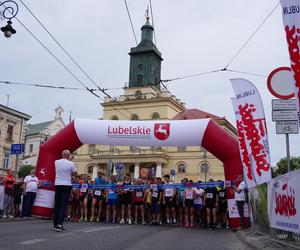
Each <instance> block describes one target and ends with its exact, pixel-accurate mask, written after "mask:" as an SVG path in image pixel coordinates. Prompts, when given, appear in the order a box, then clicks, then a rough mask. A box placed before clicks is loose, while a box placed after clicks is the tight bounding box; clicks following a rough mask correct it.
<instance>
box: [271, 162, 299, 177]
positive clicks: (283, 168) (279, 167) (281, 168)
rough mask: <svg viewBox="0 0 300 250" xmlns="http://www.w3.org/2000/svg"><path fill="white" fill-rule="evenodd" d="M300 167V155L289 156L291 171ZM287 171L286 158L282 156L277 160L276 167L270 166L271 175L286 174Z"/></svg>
mask: <svg viewBox="0 0 300 250" xmlns="http://www.w3.org/2000/svg"><path fill="white" fill-rule="evenodd" d="M295 169H300V157H291V171H293V170H295ZM287 171H288V163H287V158H286V157H285V158H282V159H280V160H279V162H277V164H276V167H274V168H272V177H273V178H274V177H276V176H278V175H282V174H286V173H287Z"/></svg>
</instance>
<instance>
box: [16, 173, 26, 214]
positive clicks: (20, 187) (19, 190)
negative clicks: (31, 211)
mask: <svg viewBox="0 0 300 250" xmlns="http://www.w3.org/2000/svg"><path fill="white" fill-rule="evenodd" d="M23 193H24V178H23V177H21V178H20V179H19V181H18V182H17V183H16V184H15V185H14V216H15V217H18V216H20V215H21V203H22V195H23Z"/></svg>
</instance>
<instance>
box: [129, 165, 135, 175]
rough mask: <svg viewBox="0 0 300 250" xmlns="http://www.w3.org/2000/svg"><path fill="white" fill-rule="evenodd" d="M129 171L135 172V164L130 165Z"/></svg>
mask: <svg viewBox="0 0 300 250" xmlns="http://www.w3.org/2000/svg"><path fill="white" fill-rule="evenodd" d="M129 173H130V174H133V173H134V165H133V164H132V165H130V166H129Z"/></svg>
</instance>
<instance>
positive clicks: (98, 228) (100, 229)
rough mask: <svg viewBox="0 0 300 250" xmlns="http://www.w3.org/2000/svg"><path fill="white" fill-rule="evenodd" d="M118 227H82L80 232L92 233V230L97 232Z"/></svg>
mask: <svg viewBox="0 0 300 250" xmlns="http://www.w3.org/2000/svg"><path fill="white" fill-rule="evenodd" d="M118 228H120V227H94V228H85V229H82V230H81V231H80V232H82V233H92V232H97V231H102V230H110V229H118Z"/></svg>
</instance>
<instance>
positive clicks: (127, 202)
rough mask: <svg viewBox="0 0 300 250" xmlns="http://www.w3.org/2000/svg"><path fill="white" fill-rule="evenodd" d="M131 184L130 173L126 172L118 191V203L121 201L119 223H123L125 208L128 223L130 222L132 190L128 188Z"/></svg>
mask: <svg viewBox="0 0 300 250" xmlns="http://www.w3.org/2000/svg"><path fill="white" fill-rule="evenodd" d="M129 185H131V175H130V174H126V176H125V180H124V182H123V189H122V190H121V192H120V203H121V221H120V224H124V223H125V209H126V210H127V219H128V224H129V225H130V224H132V222H131V202H132V190H130V189H129V188H128V186H129Z"/></svg>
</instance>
